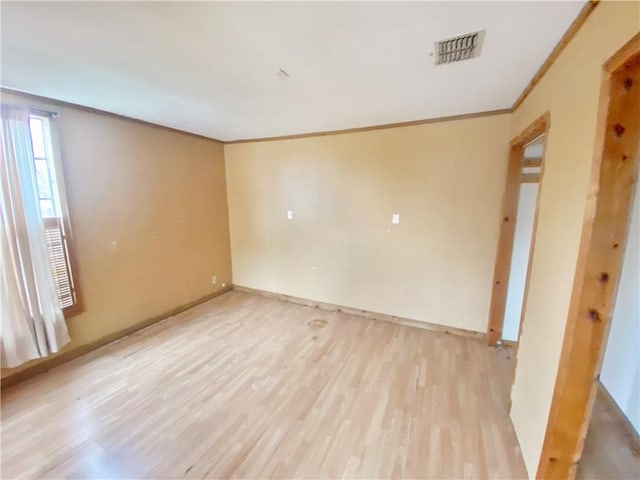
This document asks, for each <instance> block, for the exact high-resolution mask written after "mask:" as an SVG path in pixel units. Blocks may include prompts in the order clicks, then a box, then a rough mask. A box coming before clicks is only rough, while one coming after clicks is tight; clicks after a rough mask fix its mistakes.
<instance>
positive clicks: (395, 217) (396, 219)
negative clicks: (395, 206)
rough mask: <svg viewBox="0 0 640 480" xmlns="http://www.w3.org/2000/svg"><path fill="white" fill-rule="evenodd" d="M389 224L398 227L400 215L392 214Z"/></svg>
mask: <svg viewBox="0 0 640 480" xmlns="http://www.w3.org/2000/svg"><path fill="white" fill-rule="evenodd" d="M391 223H393V224H394V225H398V224H399V223H400V214H399V213H394V214H393V215H392V216H391Z"/></svg>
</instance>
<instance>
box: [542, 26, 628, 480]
mask: <svg viewBox="0 0 640 480" xmlns="http://www.w3.org/2000/svg"><path fill="white" fill-rule="evenodd" d="M639 164H640V33H638V34H636V35H635V36H634V37H633V38H632V39H631V40H630V41H629V42H628V43H627V44H626V45H625V46H623V47H622V48H621V49H620V50H619V51H618V52H616V53H615V54H614V55H613V56H612V57H611V58H610V59H609V60H608V61H607V62H606V63H605V64H604V65H603V73H602V81H601V88H600V100H599V106H598V117H597V126H596V137H595V147H594V153H593V159H592V167H591V178H590V184H589V190H588V194H587V199H586V207H585V213H584V220H583V227H582V236H581V239H580V247H579V250H578V260H577V265H576V271H575V277H574V282H573V289H572V293H571V300H570V304H569V314H568V318H567V323H566V327H565V333H564V339H563V344H562V351H561V354H560V362H559V366H558V374H557V377H556V383H555V387H554V392H553V397H552V401H551V409H550V412H549V418H548V421H547V429H546V433H545V437H544V442H543V445H542V451H541V455H540V460H539V463H538V470H537V472H536V478H563V479H573V478H575V474H576V469H577V463H578V461H579V460H580V457H581V455H582V448H583V446H584V439H585V437H586V433H587V429H588V426H589V422H590V420H591V413H592V410H593V403H594V401H595V394H596V384H597V379H598V378H599V376H600V368H601V365H602V357H603V356H604V349H605V345H606V341H607V337H608V334H609V326H610V324H611V315H612V312H613V307H614V304H615V300H616V294H617V289H618V283H619V280H620V273H621V270H622V260H623V256H624V249H625V246H626V242H627V236H628V231H629V222H630V218H631V209H632V202H633V194H634V189H635V187H636V183H637V177H638V167H639Z"/></svg>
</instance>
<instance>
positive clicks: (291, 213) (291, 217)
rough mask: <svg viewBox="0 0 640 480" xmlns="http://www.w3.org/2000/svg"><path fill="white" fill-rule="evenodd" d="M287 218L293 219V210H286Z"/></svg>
mask: <svg viewBox="0 0 640 480" xmlns="http://www.w3.org/2000/svg"><path fill="white" fill-rule="evenodd" d="M287 220H293V210H287Z"/></svg>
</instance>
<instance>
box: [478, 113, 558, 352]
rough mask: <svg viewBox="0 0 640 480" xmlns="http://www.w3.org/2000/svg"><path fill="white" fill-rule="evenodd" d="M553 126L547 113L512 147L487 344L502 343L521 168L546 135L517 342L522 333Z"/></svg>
mask: <svg viewBox="0 0 640 480" xmlns="http://www.w3.org/2000/svg"><path fill="white" fill-rule="evenodd" d="M550 125H551V114H550V113H549V112H546V113H545V114H543V115H541V116H540V117H538V118H537V119H536V120H534V121H533V123H531V125H529V126H528V127H527V128H525V129H524V130H523V131H522V132H521V133H520V134H519V135H518V136H517V137H515V138H514V139H512V140H511V142H510V144H509V163H508V165H507V177H506V181H505V188H504V194H503V197H502V215H501V217H500V218H501V222H500V233H499V236H498V247H497V252H496V262H495V265H494V268H493V282H492V284H491V285H492V289H491V303H490V305H489V320H488V322H487V334H486V340H487V345H490V346H494V345H496V344H497V343H498V341H500V340H502V330H503V327H504V314H505V308H506V305H507V290H508V289H509V275H510V273H511V256H512V254H513V242H514V237H515V233H516V222H517V218H516V217H517V214H518V200H519V197H520V185H521V176H522V167H523V164H524V149H525V146H526V145H527V144H529V143H531V142H532V141H533V140H535V139H536V138H538V137H540V136H541V135H544V136H545V140H544V146H543V149H542V160H541V165H540V177H539V181H538V185H539V187H538V188H539V190H538V195H537V197H536V209H535V213H534V215H533V230H532V234H531V244H530V246H529V260H528V263H527V273H526V279H525V285H524V296H523V299H522V311H521V315H520V329H519V331H518V339H519V338H520V332H521V331H522V318H523V317H524V310H525V305H526V301H527V294H528V290H529V288H528V287H529V272H530V270H531V259H532V258H533V250H534V246H535V238H536V229H537V226H538V207H539V199H540V189H541V188H542V180H543V178H544V164H545V161H544V157H545V152H546V146H547V135H548V133H549V127H550Z"/></svg>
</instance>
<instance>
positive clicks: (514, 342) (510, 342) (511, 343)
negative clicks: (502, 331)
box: [500, 338, 518, 348]
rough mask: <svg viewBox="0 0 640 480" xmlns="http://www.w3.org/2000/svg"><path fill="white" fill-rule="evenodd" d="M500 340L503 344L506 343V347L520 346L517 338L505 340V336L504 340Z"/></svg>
mask: <svg viewBox="0 0 640 480" xmlns="http://www.w3.org/2000/svg"><path fill="white" fill-rule="evenodd" d="M500 342H501V343H502V345H504V346H505V347H509V348H518V341H517V340H505V339H504V338H503V339H502V340H500Z"/></svg>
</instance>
